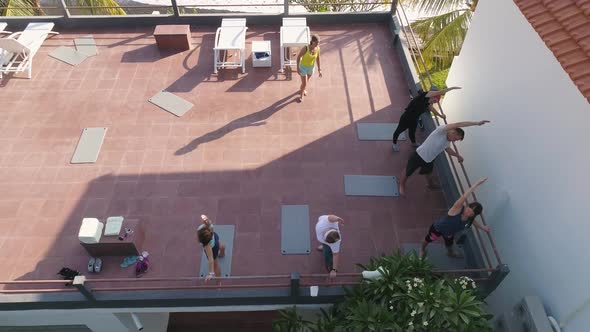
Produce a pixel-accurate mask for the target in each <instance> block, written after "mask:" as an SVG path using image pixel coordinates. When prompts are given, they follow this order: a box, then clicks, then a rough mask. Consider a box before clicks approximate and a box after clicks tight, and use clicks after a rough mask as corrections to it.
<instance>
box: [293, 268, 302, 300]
mask: <svg viewBox="0 0 590 332" xmlns="http://www.w3.org/2000/svg"><path fill="white" fill-rule="evenodd" d="M300 281H301V276H300V275H299V272H293V273H291V298H292V299H293V302H294V303H297V298H298V297H299V286H300Z"/></svg>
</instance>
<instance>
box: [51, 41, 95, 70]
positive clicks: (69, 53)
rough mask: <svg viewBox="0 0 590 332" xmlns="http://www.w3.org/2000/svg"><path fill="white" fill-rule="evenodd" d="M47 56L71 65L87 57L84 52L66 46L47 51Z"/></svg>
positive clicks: (77, 63)
mask: <svg viewBox="0 0 590 332" xmlns="http://www.w3.org/2000/svg"><path fill="white" fill-rule="evenodd" d="M49 56H50V57H52V58H55V59H57V60H59V61H63V62H65V63H67V64H69V65H72V66H76V65H79V64H80V63H82V61H84V60H86V58H88V56H87V55H86V54H83V53H80V52H78V51H76V50H75V49H73V48H71V47H66V46H60V47H58V48H56V49H55V50H53V51H51V52H49Z"/></svg>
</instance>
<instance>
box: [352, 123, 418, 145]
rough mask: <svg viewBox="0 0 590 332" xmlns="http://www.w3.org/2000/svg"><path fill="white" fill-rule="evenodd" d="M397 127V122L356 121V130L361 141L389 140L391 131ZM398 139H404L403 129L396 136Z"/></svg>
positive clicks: (391, 134)
mask: <svg viewBox="0 0 590 332" xmlns="http://www.w3.org/2000/svg"><path fill="white" fill-rule="evenodd" d="M395 129H397V123H357V124H356V131H357V133H358V138H359V140H361V141H391V140H392V139H393V132H394V131H395ZM397 139H398V140H400V141H403V140H406V132H405V131H404V132H403V133H401V134H400V135H399V137H398V138H397Z"/></svg>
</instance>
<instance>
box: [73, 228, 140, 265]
mask: <svg viewBox="0 0 590 332" xmlns="http://www.w3.org/2000/svg"><path fill="white" fill-rule="evenodd" d="M126 228H131V229H132V230H133V233H131V234H128V235H127V236H125V229H126ZM119 237H121V238H122V239H123V240H120V239H119ZM144 239H145V230H144V228H143V224H142V223H141V221H140V220H137V219H135V220H133V219H125V221H123V227H121V232H120V233H119V236H105V235H103V236H102V237H101V238H100V241H99V242H98V243H82V242H80V244H81V245H82V247H84V248H85V249H86V251H87V252H88V254H90V256H94V257H102V256H137V255H139V253H140V250H141V248H142V246H143V241H144Z"/></svg>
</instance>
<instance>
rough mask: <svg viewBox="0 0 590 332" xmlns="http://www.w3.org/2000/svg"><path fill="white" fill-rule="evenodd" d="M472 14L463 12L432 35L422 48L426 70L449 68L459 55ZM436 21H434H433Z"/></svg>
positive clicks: (466, 11) (467, 11)
mask: <svg viewBox="0 0 590 332" xmlns="http://www.w3.org/2000/svg"><path fill="white" fill-rule="evenodd" d="M472 15H473V13H472V12H471V11H469V10H465V11H463V13H461V14H460V15H458V16H456V17H455V19H454V20H452V21H451V22H449V23H448V24H446V25H445V26H444V27H442V28H441V29H439V30H438V31H436V33H433V34H432V35H431V36H430V38H428V41H427V43H426V44H425V45H424V46H423V48H422V55H423V56H424V59H425V61H426V66H427V67H428V68H435V69H442V68H446V67H448V66H450V64H451V63H452V61H453V58H454V57H455V56H456V55H458V54H459V51H460V50H461V46H462V44H463V40H464V39H465V35H466V33H467V28H468V27H469V22H470V21H471V16H472ZM435 21H436V20H435Z"/></svg>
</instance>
